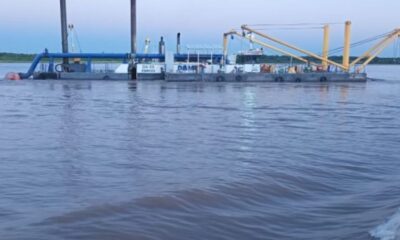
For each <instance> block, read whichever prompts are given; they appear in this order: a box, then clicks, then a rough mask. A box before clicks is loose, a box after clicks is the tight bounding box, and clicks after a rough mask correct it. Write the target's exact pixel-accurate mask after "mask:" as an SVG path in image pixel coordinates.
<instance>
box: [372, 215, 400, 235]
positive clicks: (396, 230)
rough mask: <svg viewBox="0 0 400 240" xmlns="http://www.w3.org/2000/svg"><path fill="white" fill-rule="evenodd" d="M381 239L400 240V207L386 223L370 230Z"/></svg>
mask: <svg viewBox="0 0 400 240" xmlns="http://www.w3.org/2000/svg"><path fill="white" fill-rule="evenodd" d="M370 234H371V236H372V237H373V238H375V239H379V240H400V209H399V210H398V211H397V212H396V213H395V214H394V215H393V216H392V217H391V218H389V219H388V220H387V221H386V222H385V223H383V224H382V225H380V226H378V227H377V228H375V229H374V230H372V231H371V232H370Z"/></svg>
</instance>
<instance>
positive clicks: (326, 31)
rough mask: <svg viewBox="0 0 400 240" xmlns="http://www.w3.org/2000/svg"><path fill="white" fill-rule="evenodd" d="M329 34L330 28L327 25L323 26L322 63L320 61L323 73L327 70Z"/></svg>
mask: <svg viewBox="0 0 400 240" xmlns="http://www.w3.org/2000/svg"><path fill="white" fill-rule="evenodd" d="M329 33H330V27H329V25H325V26H324V45H323V50H322V58H323V59H324V61H322V67H323V69H324V71H327V70H328V57H329Z"/></svg>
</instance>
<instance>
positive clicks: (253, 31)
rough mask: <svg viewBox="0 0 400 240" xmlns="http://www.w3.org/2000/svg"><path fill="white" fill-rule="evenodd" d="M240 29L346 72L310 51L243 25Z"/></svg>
mask: <svg viewBox="0 0 400 240" xmlns="http://www.w3.org/2000/svg"><path fill="white" fill-rule="evenodd" d="M242 29H243V30H244V31H248V32H252V33H255V34H257V35H258V36H261V37H263V38H266V39H269V40H271V41H273V42H275V43H278V44H280V45H283V46H285V47H288V48H291V49H293V50H296V51H298V52H301V53H303V54H306V55H307V56H310V57H312V58H315V59H318V60H320V61H322V62H327V63H329V64H332V65H335V66H337V67H339V68H341V69H343V70H347V68H346V67H344V66H343V65H342V64H339V63H337V62H334V61H331V60H329V59H326V58H324V57H321V56H318V55H317V54H315V53H312V52H310V51H307V50H304V49H301V48H299V47H296V46H294V45H292V44H289V43H287V42H285V41H282V40H279V39H277V38H274V37H271V36H269V35H267V34H265V33H262V32H259V31H257V30H255V29H251V28H249V27H248V26H247V25H243V26H242Z"/></svg>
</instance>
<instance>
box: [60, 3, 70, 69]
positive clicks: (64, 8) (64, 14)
mask: <svg viewBox="0 0 400 240" xmlns="http://www.w3.org/2000/svg"><path fill="white" fill-rule="evenodd" d="M60 10H61V42H62V52H63V53H68V26H67V3H66V0H60ZM63 63H64V64H68V58H64V59H63Z"/></svg>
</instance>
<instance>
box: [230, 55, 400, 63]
mask: <svg viewBox="0 0 400 240" xmlns="http://www.w3.org/2000/svg"><path fill="white" fill-rule="evenodd" d="M303 58H305V59H307V60H309V61H311V62H316V63H318V62H321V61H320V60H317V59H313V58H311V57H303ZM356 59H357V57H351V59H350V61H354V60H356ZM329 60H332V61H334V62H338V63H340V62H342V56H332V57H329ZM236 61H237V63H238V64H243V63H282V64H285V63H294V64H299V63H303V62H301V61H299V60H297V59H293V58H291V57H288V56H269V55H262V56H246V55H238V57H237V60H236ZM361 63H362V61H361ZM370 64H400V58H375V59H374V60H373V61H372V62H371V63H370Z"/></svg>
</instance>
